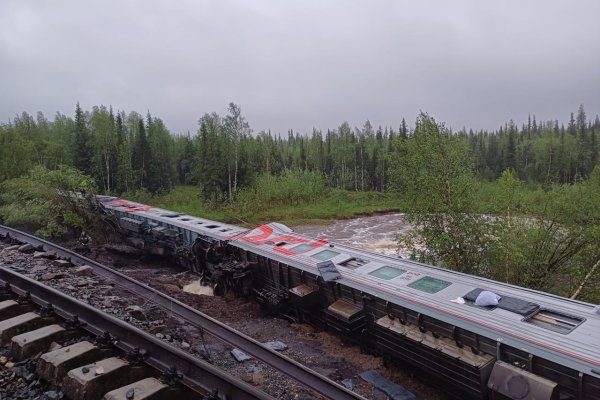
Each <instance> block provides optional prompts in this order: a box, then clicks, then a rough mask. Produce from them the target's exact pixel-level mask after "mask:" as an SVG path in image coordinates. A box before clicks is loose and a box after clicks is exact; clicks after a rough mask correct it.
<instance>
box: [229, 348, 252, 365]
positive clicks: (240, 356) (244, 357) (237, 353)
mask: <svg viewBox="0 0 600 400" xmlns="http://www.w3.org/2000/svg"><path fill="white" fill-rule="evenodd" d="M231 355H232V356H233V358H235V359H236V360H237V361H238V362H244V361H248V360H251V359H252V357H250V356H249V355H248V354H246V353H244V352H243V351H241V350H240V349H233V350H231Z"/></svg>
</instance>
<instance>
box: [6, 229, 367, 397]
mask: <svg viewBox="0 0 600 400" xmlns="http://www.w3.org/2000/svg"><path fill="white" fill-rule="evenodd" d="M0 238H4V239H5V240H6V239H9V240H11V241H14V242H18V243H30V244H31V245H33V246H35V247H36V248H39V249H43V250H44V251H52V252H54V253H55V254H56V255H57V256H58V257H60V258H62V259H65V260H68V261H69V262H71V263H73V264H75V265H89V266H90V267H92V268H93V270H94V272H95V273H96V274H97V275H99V276H102V277H104V278H107V279H109V280H111V281H112V282H114V283H115V284H116V285H118V286H119V287H121V288H123V289H126V290H127V291H130V292H132V293H134V294H136V295H137V296H140V297H142V298H144V299H146V300H148V301H151V302H153V303H154V304H156V305H157V306H159V307H160V308H161V309H163V310H164V311H168V312H169V313H170V314H171V315H175V316H177V317H178V318H180V319H182V320H183V321H185V322H186V323H187V324H189V325H191V326H195V327H197V328H198V329H202V330H203V331H206V332H207V333H210V334H212V335H213V336H215V337H217V338H220V339H222V340H223V341H225V342H227V343H229V344H230V345H232V346H234V347H236V348H238V349H241V350H243V351H244V352H246V353H248V354H250V355H252V356H254V357H255V358H256V359H258V360H261V361H263V362H264V363H266V364H268V365H269V366H271V367H273V368H275V369H277V370H279V371H281V372H282V373H284V374H286V375H288V376H289V377H291V378H293V379H295V380H296V381H298V382H299V383H301V384H302V385H304V386H306V387H308V388H310V389H311V390H312V391H314V392H316V393H318V394H320V395H322V396H325V397H328V398H335V399H360V398H362V397H360V396H359V395H358V394H356V393H354V392H352V391H350V390H348V389H346V388H344V387H343V386H341V385H338V384H337V383H335V382H333V381H331V380H330V379H328V378H326V377H323V376H321V375H319V374H317V373H316V372H314V371H312V370H310V369H308V368H306V367H304V366H303V365H302V364H300V363H298V362H296V361H294V360H291V359H289V358H287V357H285V356H282V355H280V354H278V353H276V352H275V351H273V350H271V349H269V348H267V347H265V346H263V345H262V344H261V343H259V342H257V341H255V340H253V339H252V338H250V337H248V336H245V335H243V334H241V333H239V332H237V331H235V330H233V329H232V328H230V327H228V326H227V325H225V324H222V323H221V322H219V321H217V320H215V319H213V318H211V317H208V316H207V315H205V314H202V313H200V312H198V311H197V310H195V309H193V308H190V307H189V306H187V305H185V304H183V303H181V302H179V301H177V300H175V299H173V298H170V297H168V296H166V295H164V294H162V293H161V292H159V291H157V290H155V289H153V288H151V287H149V286H147V285H144V284H142V283H140V282H137V281H135V280H133V279H132V278H130V277H128V276H125V275H123V274H121V273H119V272H117V271H115V270H113V269H111V268H108V267H106V266H103V265H101V264H99V263H96V262H94V261H93V260H90V259H88V258H86V257H83V256H81V255H79V254H77V253H74V252H72V251H70V250H68V249H65V248H63V247H60V246H57V245H55V244H53V243H50V242H47V241H45V240H43V239H40V238H37V237H34V236H32V235H29V234H26V233H23V232H20V231H17V230H14V229H12V228H8V227H4V226H0ZM0 281H1V282H0V284H5V285H6V286H5V291H6V292H7V293H6V294H5V295H3V296H5V297H7V296H8V297H10V296H15V295H18V296H21V301H22V302H23V301H24V300H23V299H27V301H28V302H32V305H31V306H32V307H33V308H37V309H38V311H39V312H38V313H37V314H36V315H38V316H39V319H40V320H44V321H45V320H46V319H47V320H48V321H50V323H49V324H48V325H46V326H54V325H60V324H57V323H54V322H55V320H54V319H56V318H60V319H62V321H63V322H62V325H64V326H67V327H71V326H73V323H76V322H78V323H79V326H77V329H78V330H79V331H82V332H83V331H85V332H86V333H87V334H91V335H93V336H94V337H96V338H98V337H100V338H105V339H106V338H107V337H109V336H108V335H107V334H106V332H109V333H110V337H113V338H118V340H113V342H114V343H115V344H116V347H117V348H118V350H119V351H120V352H122V354H123V355H124V356H125V357H129V359H130V360H133V362H134V363H137V364H140V363H142V364H143V365H144V366H146V368H148V367H150V369H151V370H152V371H154V372H151V373H150V375H152V374H153V375H155V376H158V375H161V376H162V377H163V378H162V379H163V380H167V381H169V379H170V380H171V383H172V381H173V378H177V377H180V378H177V379H175V380H177V381H179V382H180V383H181V385H183V387H185V388H186V390H188V391H191V392H193V393H198V394H199V395H200V396H203V397H204V398H207V399H208V398H214V399H232V398H235V399H238V398H239V399H267V398H271V397H269V396H268V395H266V394H264V393H262V392H259V391H258V390H257V389H255V388H253V387H252V386H249V385H248V384H246V383H244V382H242V381H240V380H237V379H235V378H232V377H231V376H229V375H227V374H226V373H224V372H223V371H221V370H219V369H217V368H215V367H213V366H211V365H210V364H208V363H205V362H203V361H200V360H199V359H196V358H194V357H192V356H190V355H189V354H188V353H186V352H184V351H182V350H179V349H177V348H172V347H171V346H169V345H167V344H165V343H164V342H162V341H161V340H159V339H157V338H155V337H154V336H152V335H149V334H147V333H145V332H143V331H141V330H139V329H137V328H135V327H133V326H130V325H128V324H127V323H125V322H123V321H121V320H119V319H116V318H114V317H112V316H110V315H108V314H104V313H102V312H101V311H99V310H96V309H94V308H92V307H91V306H89V305H87V304H85V303H82V302H80V301H77V300H75V299H72V298H70V297H68V296H66V295H65V294H63V293H61V292H59V291H57V290H55V289H52V288H50V287H48V286H45V285H43V284H40V283H38V282H37V281H35V280H32V279H29V278H27V277H24V276H21V275H20V274H18V273H16V272H14V271H10V270H7V269H4V268H0ZM9 288H10V290H9ZM8 292H11V293H12V295H11V293H8ZM27 293H29V294H28V295H27ZM7 301H9V302H12V303H10V304H12V305H14V303H17V305H19V304H18V302H16V300H15V299H9V300H7ZM7 304H8V303H7ZM49 304H50V305H51V308H50V306H48V305H49ZM42 311H43V312H42ZM49 312H51V314H52V315H53V316H50V317H43V316H42V315H41V314H40V313H42V314H43V313H49ZM0 317H2V314H0ZM53 318H54V319H53ZM0 319H4V318H0ZM69 321H71V322H69ZM1 323H2V322H0V324H1ZM42 328H43V327H42ZM46 329H51V328H46ZM52 329H58V328H52ZM35 330H36V329H34V331H35ZM66 330H67V331H68V330H69V329H66ZM61 332H62V331H61ZM73 334H74V335H75V333H73ZM19 335H21V334H19ZM17 336H18V335H17ZM21 338H23V336H21ZM10 339H11V342H14V340H12V339H14V337H12V338H10ZM16 351H17V350H15V352H16ZM11 354H12V349H11ZM15 354H17V353H15ZM17 355H18V354H17ZM85 368H87V370H88V372H89V371H90V370H91V369H90V368H89V367H85ZM101 375H102V374H101ZM152 382H154V381H152ZM69 390H70V389H67V391H69ZM123 390H124V392H123V393H125V394H127V393H130V394H131V387H128V388H127V389H123ZM123 390H122V391H123ZM134 390H135V389H134ZM164 390H166V389H164ZM169 390H171V391H173V389H169ZM128 391H129V392H128ZM178 396H180V395H176V397H178ZM211 396H212V397H211ZM85 398H88V397H85ZM123 398H127V397H123Z"/></svg>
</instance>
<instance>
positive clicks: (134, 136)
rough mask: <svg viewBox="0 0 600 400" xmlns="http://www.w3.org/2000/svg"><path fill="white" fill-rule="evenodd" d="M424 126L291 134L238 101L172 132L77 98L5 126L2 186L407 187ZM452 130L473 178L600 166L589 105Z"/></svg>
mask: <svg viewBox="0 0 600 400" xmlns="http://www.w3.org/2000/svg"><path fill="white" fill-rule="evenodd" d="M417 129H418V126H416V125H415V126H413V127H409V126H408V124H407V122H406V120H405V119H404V118H403V119H402V120H401V123H400V124H399V126H398V127H397V128H394V127H381V126H379V127H377V128H375V127H374V126H373V125H372V124H371V122H370V121H366V122H365V123H364V124H363V126H362V127H360V128H359V127H354V128H352V127H351V126H350V125H349V124H348V123H347V122H344V123H342V124H341V125H340V126H339V127H337V128H336V129H328V130H326V131H321V130H317V129H314V130H313V131H312V132H311V133H310V134H308V135H306V134H301V133H299V132H293V131H292V130H290V131H288V132H287V133H286V134H283V135H282V134H280V133H277V134H273V133H271V132H270V131H260V132H257V133H253V131H252V130H251V128H250V125H249V123H248V122H247V120H246V118H245V117H244V115H243V114H242V112H241V109H240V107H239V106H238V105H236V104H234V103H231V104H229V108H228V113H227V115H225V116H220V115H218V114H217V113H207V114H205V115H203V116H202V117H201V118H200V120H199V122H198V130H197V132H196V133H194V134H190V133H187V134H178V135H174V134H172V133H171V132H170V131H169V130H168V128H167V127H166V126H165V124H164V123H163V121H162V120H161V119H160V118H158V117H155V116H152V115H151V114H150V113H149V112H148V113H147V114H146V116H145V117H144V116H142V115H141V114H139V113H137V112H135V111H134V112H129V113H126V112H125V111H116V112H115V111H113V109H112V108H111V107H108V108H107V107H105V106H95V107H93V108H92V109H91V111H84V110H82V109H81V107H80V106H79V104H77V105H76V107H75V113H74V115H73V117H69V116H66V115H63V114H61V113H57V114H56V115H55V117H54V120H53V121H49V120H48V119H47V118H46V117H45V116H44V115H43V114H42V113H41V112H38V113H37V115H36V116H35V117H34V116H32V115H30V114H28V113H26V112H23V113H22V114H21V115H19V116H16V117H15V118H13V119H12V120H11V121H9V122H8V123H4V124H1V125H0V145H1V146H0V182H1V181H4V180H7V179H10V178H15V177H18V176H21V175H22V174H24V173H25V172H26V171H28V170H29V169H31V168H32V167H33V166H35V165H42V166H44V167H46V168H48V169H50V170H52V169H55V168H57V167H58V166H60V165H68V166H73V167H75V168H77V169H79V170H80V171H82V172H84V173H85V174H87V175H89V176H91V177H93V178H94V180H95V181H96V182H97V184H98V186H99V188H100V189H101V190H102V191H103V192H104V193H111V194H117V195H120V194H123V193H131V192H135V191H140V190H144V191H147V192H149V193H150V194H158V193H163V192H168V191H169V190H170V189H171V188H172V187H173V185H176V184H188V185H198V186H200V188H201V191H202V193H203V195H204V198H205V199H206V200H207V201H210V202H220V201H227V200H233V199H234V197H235V195H236V193H237V192H238V191H239V190H240V189H241V188H245V187H249V186H252V185H253V184H254V183H255V182H256V179H257V178H258V177H260V176H263V175H273V176H281V175H283V174H284V172H285V171H290V170H302V171H311V172H316V173H319V174H321V175H322V176H323V179H324V181H325V184H326V185H327V186H328V187H334V188H340V189H345V190H355V191H371V190H376V191H384V190H388V189H401V188H399V187H397V186H396V187H395V185H396V184H397V183H398V181H395V182H393V181H392V180H390V175H392V174H394V171H393V167H392V166H391V160H393V159H394V158H397V157H398V156H399V155H400V156H401V151H402V150H401V149H400V146H399V143H401V142H402V141H405V140H410V139H411V138H412V137H413V136H414V133H415V131H416V130H417ZM449 133H450V134H451V135H452V136H454V137H456V138H457V140H459V141H462V142H464V143H466V144H468V148H469V154H470V157H471V158H472V160H473V162H474V168H475V174H476V176H477V177H478V178H480V179H482V180H489V181H491V180H495V179H497V178H499V177H500V176H501V174H502V172H503V171H505V170H507V169H510V170H512V171H514V172H515V174H516V176H517V177H518V178H519V179H521V180H523V181H525V182H529V183H538V184H544V185H551V184H553V183H575V182H577V181H578V180H581V179H584V178H586V177H587V176H589V174H590V173H591V171H592V170H593V168H594V166H595V165H596V164H597V163H598V157H599V149H598V147H599V145H598V134H600V120H599V118H598V116H596V117H595V119H594V120H593V121H591V120H588V118H587V117H586V113H585V110H584V107H583V105H581V106H580V107H579V109H578V111H577V113H575V114H574V113H571V116H570V119H569V121H568V123H567V126H566V127H565V126H564V125H563V124H559V122H558V121H557V120H555V121H547V122H538V121H537V120H536V118H535V116H533V117H532V118H529V120H528V121H527V123H525V124H522V126H521V127H520V128H519V127H518V126H517V124H516V123H514V122H513V121H509V122H507V123H506V124H505V125H504V126H503V127H500V128H499V129H498V130H495V131H486V130H481V131H477V132H474V131H472V130H469V131H467V130H465V129H463V130H460V131H457V132H452V131H451V130H449Z"/></svg>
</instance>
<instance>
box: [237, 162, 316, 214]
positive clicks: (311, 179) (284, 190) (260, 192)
mask: <svg viewBox="0 0 600 400" xmlns="http://www.w3.org/2000/svg"><path fill="white" fill-rule="evenodd" d="M325 194H326V189H325V181H324V179H323V176H322V175H321V174H319V173H318V172H312V171H302V170H292V171H290V170H286V171H284V173H283V175H281V176H273V175H261V176H259V177H258V178H257V179H256V182H255V184H254V186H253V187H251V188H248V189H244V190H243V191H242V192H240V193H239V195H238V196H237V198H236V202H237V203H238V204H243V207H244V208H257V207H264V206H265V205H266V204H268V205H269V206H275V207H278V206H290V207H293V206H298V205H299V204H312V203H314V202H315V201H317V200H318V199H320V198H322V197H323V196H325Z"/></svg>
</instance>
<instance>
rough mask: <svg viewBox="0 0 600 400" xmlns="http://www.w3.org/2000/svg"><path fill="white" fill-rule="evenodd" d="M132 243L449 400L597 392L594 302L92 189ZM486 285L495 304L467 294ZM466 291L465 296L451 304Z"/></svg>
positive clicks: (597, 395)
mask: <svg viewBox="0 0 600 400" xmlns="http://www.w3.org/2000/svg"><path fill="white" fill-rule="evenodd" d="M98 201H99V203H100V204H101V206H102V209H103V210H105V212H107V213H108V214H109V215H111V216H112V217H114V221H115V223H116V224H117V226H118V228H119V230H120V231H121V233H123V234H124V235H125V236H126V237H127V238H128V239H129V240H130V241H131V242H133V244H134V245H136V246H138V247H140V248H145V249H147V250H149V251H151V252H154V253H157V254H162V255H169V256H172V257H175V259H176V260H177V261H178V262H179V263H180V264H181V265H183V266H186V267H188V268H190V269H191V270H193V271H195V272H197V273H199V274H200V275H201V276H202V277H203V279H205V280H206V281H207V282H209V283H210V284H212V285H213V286H215V291H216V292H221V293H223V292H227V291H232V292H235V293H236V294H239V295H254V296H255V297H256V299H257V300H258V301H259V302H260V303H261V304H262V305H263V306H264V307H265V308H267V309H269V310H271V311H272V312H275V313H280V314H284V315H287V316H288V317H290V318H296V319H300V320H305V321H309V322H312V323H314V324H319V325H321V326H327V327H328V328H331V329H334V330H336V331H338V332H340V334H341V335H343V336H344V337H345V338H347V339H348V340H353V341H355V342H357V343H358V344H360V345H361V346H363V347H365V348H366V349H367V348H368V349H369V350H371V351H374V352H377V353H379V354H381V355H383V356H384V357H386V359H388V360H391V361H394V362H398V363H400V364H404V365H408V366H411V367H413V368H416V369H418V370H420V371H421V372H422V373H423V374H425V375H430V376H432V377H434V378H435V380H436V381H437V382H440V383H442V384H443V385H444V386H445V387H447V388H448V389H449V390H448V392H449V393H451V394H453V395H454V396H455V397H458V398H484V399H485V398H493V399H503V398H510V399H538V400H539V399H552V400H555V399H556V400H558V399H561V400H566V399H577V400H582V399H589V400H600V314H598V313H597V312H596V311H595V309H594V306H593V305H591V304H588V303H584V302H581V301H575V300H571V299H567V298H563V297H559V296H555V295H552V294H548V293H543V292H539V291H535V290H530V289H525V288H521V287H516V286H512V285H507V284H503V283H500V282H496V281H492V280H489V279H484V278H479V277H475V276H470V275H466V274H462V273H458V272H453V271H449V270H445V269H442V268H438V267H434V266H429V265H424V264H420V263H416V262H412V261H407V260H402V259H399V258H394V257H388V256H384V255H381V254H377V253H372V252H368V251H365V250H359V249H356V248H352V247H349V246H344V245H340V244H337V243H330V242H329V241H327V240H320V239H314V238H310V237H306V236H304V235H301V234H297V233H295V232H293V231H292V230H291V229H289V228H287V227H286V226H284V225H281V224H278V223H271V224H266V225H261V226H257V227H255V228H252V229H245V228H242V227H238V226H233V225H228V224H223V223H220V222H215V221H211V220H207V219H203V218H197V217H192V216H189V215H185V214H182V213H176V212H171V211H167V210H164V209H159V208H154V207H151V206H147V205H143V204H139V203H134V202H130V201H127V200H123V199H119V198H115V197H108V196H98ZM482 290H487V291H491V292H494V293H497V294H498V295H500V296H501V299H500V300H499V302H498V304H497V305H496V306H493V307H481V306H477V305H475V303H474V300H475V298H476V297H477V295H478V294H479V293H480V292H481V291H482ZM459 297H460V298H463V299H465V302H464V304H461V303H458V302H453V301H452V300H453V299H456V298H459Z"/></svg>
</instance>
